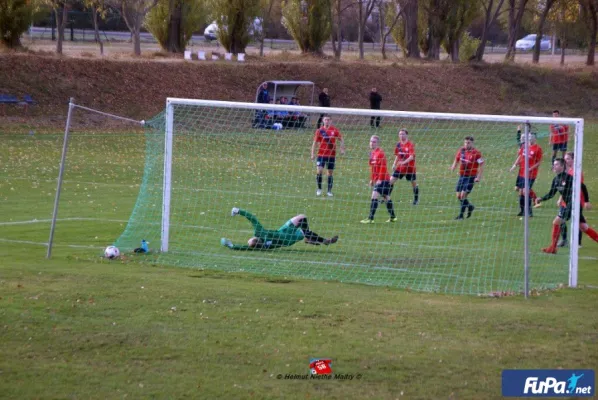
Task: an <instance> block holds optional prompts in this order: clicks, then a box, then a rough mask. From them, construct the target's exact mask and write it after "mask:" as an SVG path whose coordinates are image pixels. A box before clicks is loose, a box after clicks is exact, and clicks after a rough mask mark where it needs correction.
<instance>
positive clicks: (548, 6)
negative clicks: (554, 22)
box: [532, 0, 555, 64]
mask: <svg viewBox="0 0 598 400" xmlns="http://www.w3.org/2000/svg"><path fill="white" fill-rule="evenodd" d="M554 3H555V0H546V2H545V3H544V9H543V10H542V13H541V14H540V19H539V20H538V27H537V30H536V44H535V45H534V53H533V56H532V62H533V63H534V64H537V63H539V62H540V50H541V49H540V47H541V46H540V43H541V42H542V35H543V33H544V24H545V22H546V17H548V13H549V12H550V9H551V8H552V6H553V5H554Z"/></svg>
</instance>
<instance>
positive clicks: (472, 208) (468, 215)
mask: <svg viewBox="0 0 598 400" xmlns="http://www.w3.org/2000/svg"><path fill="white" fill-rule="evenodd" d="M473 210H475V207H474V206H473V204H470V205H469V206H467V218H469V217H471V213H473Z"/></svg>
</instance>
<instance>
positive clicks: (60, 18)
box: [55, 4, 68, 54]
mask: <svg viewBox="0 0 598 400" xmlns="http://www.w3.org/2000/svg"><path fill="white" fill-rule="evenodd" d="M55 15H56V30H57V31H58V40H57V41H56V54H62V42H64V27H65V25H66V21H67V19H68V9H67V7H66V5H64V4H63V5H62V9H58V10H56V12H55Z"/></svg>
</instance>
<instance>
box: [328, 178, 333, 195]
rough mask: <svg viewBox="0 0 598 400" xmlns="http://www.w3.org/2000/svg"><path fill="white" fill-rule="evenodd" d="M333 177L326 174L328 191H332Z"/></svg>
mask: <svg viewBox="0 0 598 400" xmlns="http://www.w3.org/2000/svg"><path fill="white" fill-rule="evenodd" d="M333 180H334V179H332V175H328V192H332V182H333Z"/></svg>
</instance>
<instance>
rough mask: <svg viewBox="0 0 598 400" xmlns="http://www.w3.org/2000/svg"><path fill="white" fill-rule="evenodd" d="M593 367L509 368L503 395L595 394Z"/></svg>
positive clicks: (504, 371) (554, 395)
mask: <svg viewBox="0 0 598 400" xmlns="http://www.w3.org/2000/svg"><path fill="white" fill-rule="evenodd" d="M595 382H596V379H595V374H594V370H592V369H505V370H503V372H502V395H503V396H516V397H593V396H594V395H595V388H596V386H595Z"/></svg>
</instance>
